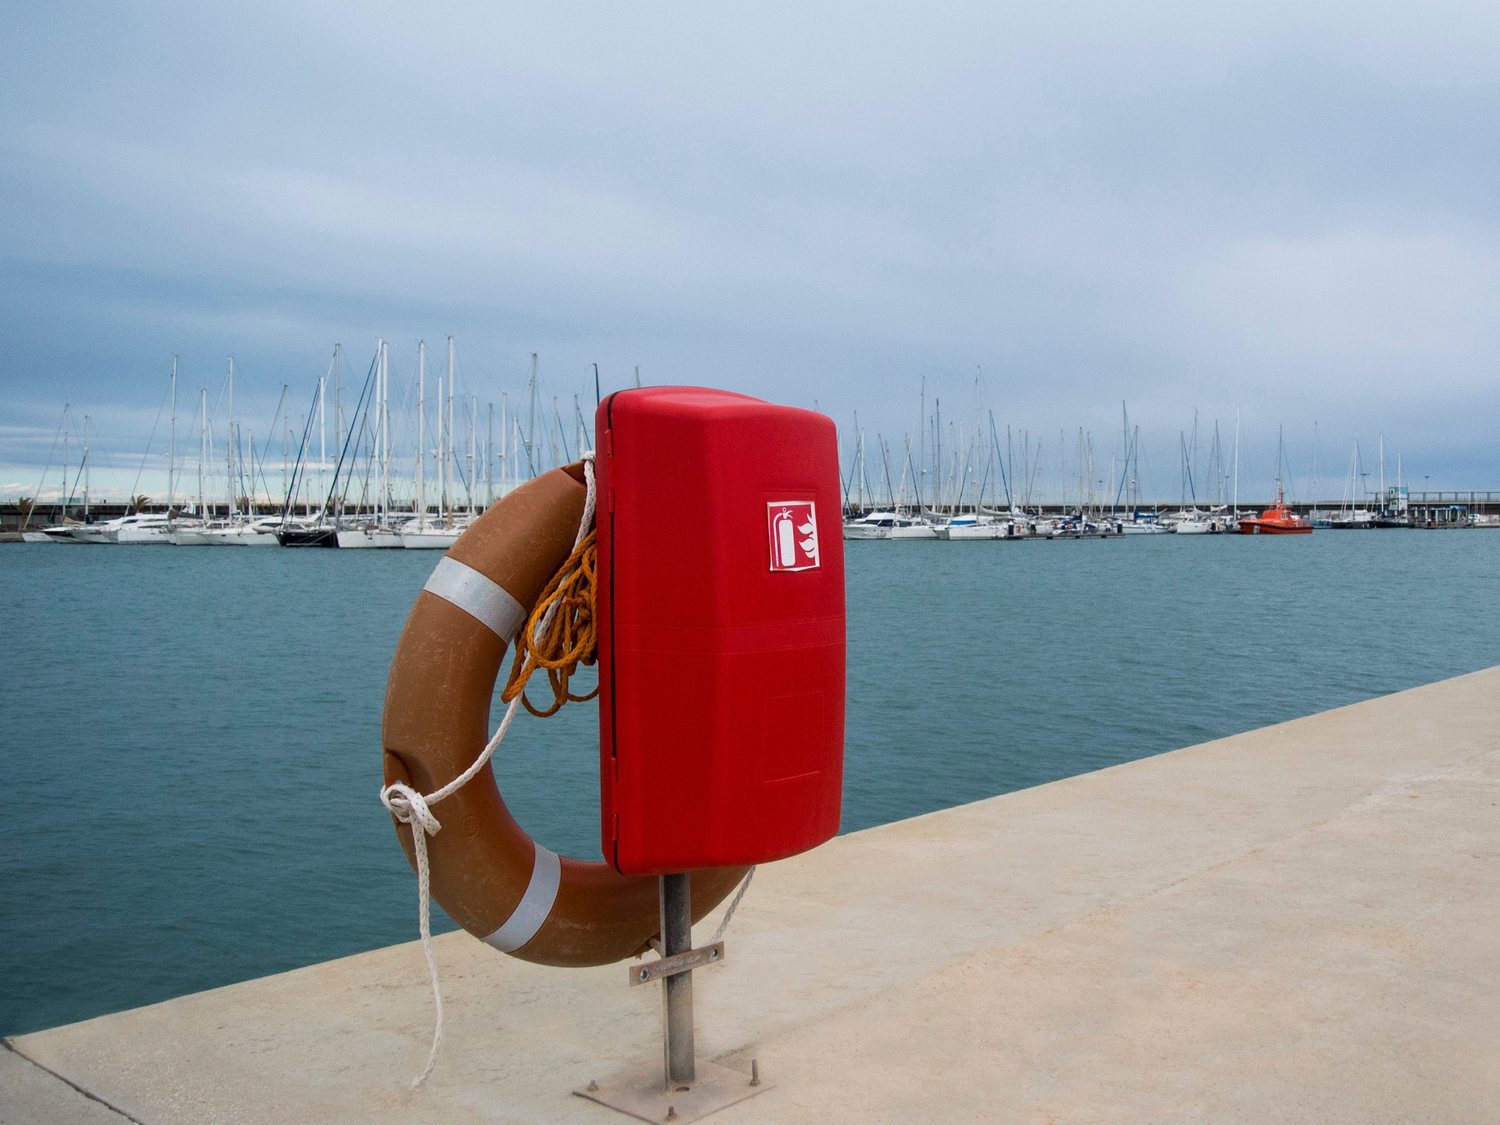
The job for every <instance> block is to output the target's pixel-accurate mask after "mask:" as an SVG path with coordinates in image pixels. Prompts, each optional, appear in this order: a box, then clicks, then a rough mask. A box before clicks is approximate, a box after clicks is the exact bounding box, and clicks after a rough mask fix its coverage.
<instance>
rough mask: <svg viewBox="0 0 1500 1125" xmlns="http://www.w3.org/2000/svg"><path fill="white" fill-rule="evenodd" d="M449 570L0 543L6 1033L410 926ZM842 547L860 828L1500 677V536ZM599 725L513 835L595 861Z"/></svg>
mask: <svg viewBox="0 0 1500 1125" xmlns="http://www.w3.org/2000/svg"><path fill="white" fill-rule="evenodd" d="M437 557H438V556H437V555H436V554H435V553H429V552H416V551H328V550H302V551H288V550H266V551H254V550H232V549H224V548H174V547H155V546H151V547H147V546H142V547H106V546H72V545H62V544H45V545H42V544H39V545H17V546H7V547H0V606H3V610H0V613H3V618H0V620H3V636H4V643H3V649H0V689H3V691H0V700H3V708H4V710H3V714H0V765H3V768H4V778H5V785H4V799H3V803H4V808H3V812H0V815H3V817H4V827H5V832H4V841H5V842H4V844H3V845H0V950H3V951H4V955H3V956H0V1034H17V1033H20V1032H25V1031H30V1030H35V1029H38V1028H43V1027H48V1026H52V1025H55V1024H59V1023H64V1022H69V1021H73V1020H79V1019H84V1018H87V1017H90V1016H95V1015H99V1014H102V1013H105V1012H110V1011H115V1010H118V1009H121V1008H127V1007H133V1006H136V1005H140V1004H147V1003H151V1002H154V1001H158V1000H163V999H167V998H169V997H172V996H177V995H181V994H183V993H186V992H192V991H195V990H198V989H203V988H209V987H213V986H216V985H222V984H227V983H230V982H232V981H237V980H242V979H245V978H249V977H255V976H260V975H263V974H266V973H274V972H278V971H281V970H284V969H290V968H293V967H295V966H299V965H305V964H309V963H312V962H316V961H321V960H326V959H328V958H332V957H339V956H343V955H345V954H349V953H355V952H358V951H360V950H366V949H371V948H374V947H377V946H382V945H387V944H391V943H394V942H400V941H406V940H410V939H412V938H414V937H415V936H416V888H415V881H414V878H413V875H412V873H411V870H410V868H409V867H408V866H407V863H406V861H405V859H404V857H403V856H402V854H401V851H400V849H399V847H398V846H397V843H396V840H395V836H394V833H393V831H392V828H391V824H390V820H389V818H388V816H387V814H386V812H385V810H384V809H383V808H382V807H381V805H380V803H379V800H378V797H377V791H378V789H379V787H380V782H381V776H380V774H381V766H380V711H381V705H382V699H383V693H384V689H385V679H386V673H387V671H388V669H389V664H390V658H391V653H392V651H393V649H394V646H395V643H396V639H397V636H398V635H399V632H400V629H401V626H402V624H403V622H404V620H405V617H406V614H407V612H408V610H409V609H410V607H411V604H412V601H413V599H414V598H415V596H416V593H417V591H418V590H419V589H420V588H421V585H422V583H423V582H424V581H425V580H426V577H427V575H428V573H429V572H430V571H431V569H432V567H433V565H434V564H435V563H436V561H437ZM846 560H847V576H848V621H849V624H848V641H849V685H848V722H847V743H846V745H847V751H846V777H845V792H844V814H843V829H844V831H856V830H858V829H861V828H867V827H870V826H871V825H875V824H881V823H885V822H888V821H892V820H896V819H899V818H903V817H908V816H913V815H916V814H919V813H924V812H929V811H932V810H934V809H940V808H944V807H948V806H952V805H956V804H961V803H964V802H968V801H973V800H976V799H978V798H982V797H988V796H991V795H994V794H997V793H1004V792H1007V791H1009V790H1014V789H1019V788H1023V787H1025V786H1030V785H1038V784H1041V783H1044V782H1047V781H1052V780H1054V779H1057V778H1061V777H1067V776H1070V775H1072V774H1077V773H1081V772H1084V771H1087V770H1094V769H1099V768H1101V767H1104V766H1109V765H1113V764H1116V763H1119V762H1124V761H1128V760H1130V759H1134V758H1140V757H1143V756H1145V755H1148V754H1155V753H1158V752H1161V751H1164V750H1170V749H1173V748H1176V747H1181V746H1187V745H1191V744H1193V743H1196V742H1201V741H1204V740H1206V739H1210V738H1216V737H1220V736H1223V735H1228V734H1233V733H1236V732H1238V731H1243V730H1247V729H1250V728H1253V727H1257V726H1261V725H1264V724H1267V723H1273V722H1278V721H1281V720H1284V719H1290V718H1294V717H1296V716H1299V715H1306V714H1309V713H1312V712H1314V711H1320V710H1324V709H1326V708H1329V707H1336V706H1339V705H1342V704H1346V703H1352V702H1355V701H1357V700H1361V699H1367V698H1370V697H1371V696H1375V695H1380V694H1384V693H1387V692H1391V691H1396V690H1400V689H1402V688H1407V687H1412V686H1415V685H1417V684H1422V683H1427V682H1429V681H1432V680H1436V679H1441V678H1443V677H1446V676H1452V675H1455V674H1458V673H1462V672H1468V671H1473V670H1476V669H1478V668H1482V667H1487V666H1489V665H1492V664H1496V663H1500V614H1497V612H1496V609H1495V607H1496V606H1497V605H1500V597H1497V595H1500V532H1497V533H1488V532H1485V531H1466V532H1459V533H1455V532H1442V533H1429V532H1420V531H1375V532H1367V533H1364V534H1359V535H1355V534H1347V533H1341V532H1336V531H1332V532H1331V531H1322V532H1318V533H1317V534H1314V535H1311V536H1297V537H1292V538H1274V537H1273V538H1264V537H1237V536H1235V537H1195V538H1192V539H1181V540H1179V539H1177V538H1176V537H1175V536H1160V537H1150V538H1139V539H1136V538H1130V539H1124V540H1117V541H1105V542H1100V541H1064V542H1036V543H1025V542H1021V543H1014V542H1013V543H1004V542H954V543H946V542H925V543H922V542H898V543H893V542H883V543H882V542H873V543H849V544H846ZM590 686H591V685H590ZM497 714H498V709H497ZM596 716H597V713H596V711H595V709H594V705H593V704H581V705H571V706H569V707H568V708H565V709H564V712H563V713H562V714H561V715H559V716H557V717H556V718H553V719H549V720H546V721H541V720H532V719H529V718H523V719H522V720H518V722H517V724H516V726H515V728H514V729H513V731H512V734H511V736H510V738H509V739H508V740H507V742H506V744H505V746H504V747H503V748H502V749H501V751H500V754H499V756H498V757H497V759H496V772H497V775H498V778H499V782H500V785H501V788H502V790H503V791H504V793H505V796H506V800H507V801H508V803H509V804H510V806H511V808H512V810H513V811H514V812H515V814H516V816H517V818H518V819H519V820H520V822H521V823H522V824H523V825H525V826H526V827H527V828H528V829H529V830H530V831H531V832H532V833H533V835H535V836H536V837H537V838H538V839H539V840H540V841H542V842H543V843H545V844H546V845H547V846H548V847H550V848H552V849H554V850H556V851H560V852H563V853H565V854H569V855H574V856H578V857H580V858H597V857H598V855H599V844H598V827H597V808H598V782H597V776H596V769H597V759H596V753H597V749H596V748H597V731H596V726H595V724H596V721H597V718H596ZM438 811H439V815H441V810H438ZM753 898H754V896H753V894H752V895H751V896H750V898H749V899H747V901H746V904H745V906H744V907H743V908H742V909H745V910H753V909H754V901H753ZM435 924H436V925H437V926H438V927H439V928H445V927H448V926H450V925H451V924H450V923H448V922H447V921H446V919H444V918H442V917H441V915H440V914H439V915H437V916H436V917H435ZM421 972H422V969H421V966H420V963H419V962H417V961H414V962H413V964H412V973H413V974H414V976H420V974H421Z"/></svg>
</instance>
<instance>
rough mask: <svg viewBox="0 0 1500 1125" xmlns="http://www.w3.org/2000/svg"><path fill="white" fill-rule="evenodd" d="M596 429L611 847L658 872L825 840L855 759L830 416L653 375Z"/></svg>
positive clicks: (618, 858)
mask: <svg viewBox="0 0 1500 1125" xmlns="http://www.w3.org/2000/svg"><path fill="white" fill-rule="evenodd" d="M596 425H597V429H596V433H597V445H598V452H597V472H598V484H599V511H598V526H599V605H598V615H599V682H600V696H599V724H600V783H601V784H600V789H601V798H602V806H603V808H602V813H603V816H602V821H603V823H602V834H603V847H604V855H605V858H606V859H608V860H609V861H610V862H611V863H612V864H613V865H614V866H615V867H616V868H617V869H618V870H620V871H621V872H624V873H625V874H628V875H660V874H667V873H671V872H676V871H686V870H689V869H691V868H695V867H721V866H730V865H734V864H744V863H760V862H763V861H766V860H773V859H780V858H783V857H785V856H789V855H794V854H796V853H797V852H801V851H806V850H807V849H808V848H811V847H814V846H816V845H817V844H820V843H822V842H823V841H825V840H827V839H829V838H830V837H831V836H833V835H834V834H835V833H836V832H837V831H838V824H839V805H840V797H841V793H842V787H843V754H844V555H843V547H844V545H843V537H842V527H841V515H840V513H841V494H840V487H839V469H838V447H837V439H836V437H835V433H834V426H833V422H832V421H831V420H830V419H828V418H826V417H824V416H823V415H821V414H816V413H813V412H812V411H807V410H799V409H795V408H792V407H785V406H775V405H772V404H770V403H767V402H762V401H760V400H759V399H754V398H749V397H746V396H744V395H738V394H731V393H729V392H726V391H716V390H706V389H701V388H695V387H651V388H643V389H637V390H629V391H621V392H619V393H618V394H613V395H610V396H609V397H608V398H607V399H605V400H604V402H603V403H601V404H600V406H599V412H598V416H597V419H596Z"/></svg>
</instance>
